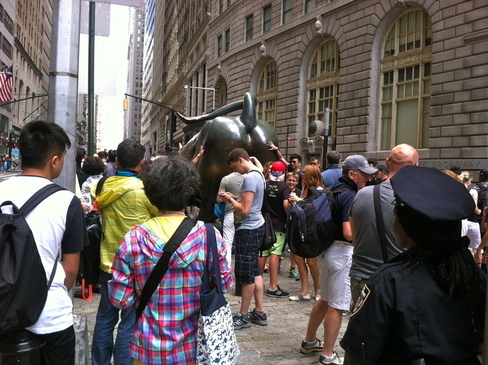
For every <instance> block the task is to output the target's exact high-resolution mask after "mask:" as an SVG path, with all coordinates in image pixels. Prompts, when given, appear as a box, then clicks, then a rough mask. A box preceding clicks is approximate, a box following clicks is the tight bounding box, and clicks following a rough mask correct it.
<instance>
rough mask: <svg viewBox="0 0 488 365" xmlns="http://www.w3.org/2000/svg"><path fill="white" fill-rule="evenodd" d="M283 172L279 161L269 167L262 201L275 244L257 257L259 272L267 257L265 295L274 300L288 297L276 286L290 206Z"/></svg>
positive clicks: (262, 269)
mask: <svg viewBox="0 0 488 365" xmlns="http://www.w3.org/2000/svg"><path fill="white" fill-rule="evenodd" d="M285 171H286V165H285V164H284V163H283V162H281V161H275V162H273V163H272V164H271V165H270V169H269V180H267V181H266V190H265V195H264V199H266V204H267V207H268V213H269V216H270V218H271V222H272V224H273V229H274V232H275V236H276V242H275V243H274V244H273V246H272V247H271V248H270V249H269V250H266V251H262V252H261V254H260V257H259V267H260V269H261V272H264V266H265V263H266V259H267V258H268V257H269V269H268V271H269V286H268V289H267V290H266V295H267V296H268V297H275V298H286V297H288V295H289V293H287V292H286V291H283V290H282V289H281V288H280V287H279V285H278V273H279V269H280V261H281V254H282V253H283V247H284V246H285V236H286V234H285V232H286V230H285V224H286V212H287V211H288V210H289V208H288V206H289V204H290V203H289V200H288V197H289V189H288V187H287V186H286V184H285V182H284V180H285Z"/></svg>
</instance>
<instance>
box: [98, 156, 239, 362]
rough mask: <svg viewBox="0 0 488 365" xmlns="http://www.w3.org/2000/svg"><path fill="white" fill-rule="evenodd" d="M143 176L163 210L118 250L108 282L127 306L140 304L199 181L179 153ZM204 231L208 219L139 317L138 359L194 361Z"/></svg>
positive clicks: (227, 274)
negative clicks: (152, 273) (155, 268)
mask: <svg viewBox="0 0 488 365" xmlns="http://www.w3.org/2000/svg"><path fill="white" fill-rule="evenodd" d="M141 179H142V181H143V183H144V190H145V192H146V195H147V197H148V198H149V201H150V202H151V203H152V204H154V205H155V206H156V207H158V209H159V211H160V214H159V215H158V216H157V217H154V218H152V219H150V220H149V221H147V222H145V223H143V224H141V225H138V226H136V227H134V228H133V229H131V230H130V231H129V232H128V233H127V234H126V236H125V238H124V240H123V241H122V243H121V245H120V247H119V249H118V251H117V254H116V255H115V258H114V263H113V279H112V280H111V281H109V283H108V287H109V293H110V300H111V302H112V304H113V305H114V306H116V307H118V308H124V309H126V308H130V307H132V306H137V305H138V303H139V298H140V296H141V293H142V289H143V287H144V283H145V282H146V280H147V278H148V277H149V275H150V273H151V271H152V270H153V268H154V266H155V265H156V263H157V262H158V260H159V258H160V257H161V255H162V253H163V247H164V245H165V243H166V242H168V240H169V238H170V237H171V236H172V235H173V233H174V232H175V231H176V229H177V228H178V226H179V225H180V223H181V222H182V221H183V219H184V218H185V213H184V208H185V206H187V205H188V202H189V201H190V197H191V196H192V195H193V194H195V193H196V192H197V190H198V183H199V178H198V175H197V172H196V171H195V169H194V168H193V166H192V165H191V164H190V162H189V161H187V160H186V159H184V158H183V157H181V156H177V155H176V156H169V157H161V158H158V159H156V160H155V161H154V162H153V163H152V164H150V165H148V166H147V169H146V170H145V171H144V173H143V174H142V175H141ZM215 233H216V236H217V248H218V251H219V254H220V255H219V260H218V264H219V265H220V271H221V273H222V277H221V281H222V287H223V289H224V290H228V289H229V288H230V287H231V286H232V284H233V280H232V269H231V268H230V267H229V265H228V264H227V260H226V259H225V255H226V252H225V247H224V246H223V245H222V237H221V235H220V233H219V232H218V231H217V230H216V232H215ZM206 237H207V232H206V229H205V227H204V223H203V222H201V221H198V222H197V223H196V225H195V227H194V228H193V229H192V230H191V231H190V233H189V234H188V236H187V237H186V239H185V240H183V242H182V243H181V245H180V246H179V248H178V249H177V250H176V252H175V253H174V254H173V255H172V257H171V259H170V261H169V266H168V271H167V272H166V274H165V275H164V277H163V280H162V281H161V283H160V284H159V286H158V288H157V289H156V290H155V292H154V294H153V295H152V297H151V299H150V301H149V303H148V305H147V306H146V308H145V309H144V311H143V312H142V315H141V317H140V318H139V320H138V322H137V323H136V326H135V330H134V334H133V338H132V343H131V347H130V353H131V356H132V357H133V358H134V364H192V363H195V359H196V345H197V343H196V335H197V328H198V317H199V315H200V296H199V292H200V290H201V287H202V275H203V272H204V263H205V257H207V252H206V245H205V242H206ZM212 264H213V263H212Z"/></svg>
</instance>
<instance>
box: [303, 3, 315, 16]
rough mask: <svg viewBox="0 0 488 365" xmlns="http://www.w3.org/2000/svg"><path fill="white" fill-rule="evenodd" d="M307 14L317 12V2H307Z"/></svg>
mask: <svg viewBox="0 0 488 365" xmlns="http://www.w3.org/2000/svg"><path fill="white" fill-rule="evenodd" d="M304 10H305V14H308V13H310V12H311V11H313V10H315V0H305V9H304Z"/></svg>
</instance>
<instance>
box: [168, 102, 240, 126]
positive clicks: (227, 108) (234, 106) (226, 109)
mask: <svg viewBox="0 0 488 365" xmlns="http://www.w3.org/2000/svg"><path fill="white" fill-rule="evenodd" d="M243 105H244V102H243V101H242V100H241V101H236V102H234V103H230V104H227V105H224V106H223V107H222V108H219V109H217V110H214V111H213V112H211V113H208V114H205V115H198V116H196V117H187V116H184V115H183V114H181V113H178V112H177V113H176V115H178V118H180V120H181V121H182V122H183V123H185V124H195V123H199V122H204V121H206V120H211V119H215V118H216V117H220V116H222V115H226V114H228V113H231V112H234V111H236V110H241V109H242V106H243Z"/></svg>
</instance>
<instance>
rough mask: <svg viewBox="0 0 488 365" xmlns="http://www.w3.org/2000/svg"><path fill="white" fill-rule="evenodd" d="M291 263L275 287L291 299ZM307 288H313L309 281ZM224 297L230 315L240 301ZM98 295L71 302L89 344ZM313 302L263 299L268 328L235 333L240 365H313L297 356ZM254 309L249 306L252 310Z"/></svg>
mask: <svg viewBox="0 0 488 365" xmlns="http://www.w3.org/2000/svg"><path fill="white" fill-rule="evenodd" d="M289 267H290V260H289V258H288V256H287V257H286V258H285V259H284V260H282V270H281V272H280V274H279V279H278V284H279V285H280V287H281V288H282V289H283V290H285V291H287V292H289V293H290V295H293V294H297V293H298V292H299V290H300V282H296V281H293V280H291V279H290V278H289V277H288V270H289ZM264 280H265V284H266V285H268V283H269V276H268V274H264ZM309 281H310V288H313V284H312V279H311V278H310V280H309ZM233 294H234V293H233V292H232V293H229V294H227V295H226V296H227V300H228V301H229V304H230V305H231V308H232V311H233V313H235V312H236V311H237V310H238V309H239V306H240V300H241V298H240V297H237V296H235V295H233ZM99 298H100V295H99V294H94V299H93V300H92V301H91V302H85V301H83V300H81V299H77V298H75V299H74V308H75V313H76V314H84V315H86V316H87V318H88V330H89V341H90V345H91V336H92V334H93V327H94V325H95V316H96V312H97V306H98V301H99ZM314 303H315V301H314V300H313V299H312V300H310V301H307V302H292V301H290V300H288V298H270V297H267V296H265V310H266V313H267V315H268V325H267V326H258V325H254V324H253V325H252V327H251V328H244V329H241V330H237V331H236V335H237V340H238V343H239V347H240V350H241V356H240V358H239V362H238V363H239V364H253V365H260V364H285V365H289V364H290V365H291V364H316V363H317V362H318V356H319V355H318V353H314V354H311V355H303V354H301V353H300V352H299V349H300V343H301V341H302V340H303V338H304V336H305V331H306V328H307V323H308V317H309V315H310V311H311V309H312V306H313V304H314ZM252 308H254V307H253V304H251V309H252ZM348 319H349V316H345V317H343V321H342V327H341V330H340V332H339V336H338V341H337V343H336V348H335V350H336V351H337V352H338V353H339V355H341V356H343V355H344V350H342V348H341V347H340V346H339V344H338V342H339V340H340V339H341V338H342V336H343V334H344V332H345V330H346V327H347V322H348ZM317 337H319V338H320V339H322V338H323V327H321V328H320V329H319V331H318V333H317Z"/></svg>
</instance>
